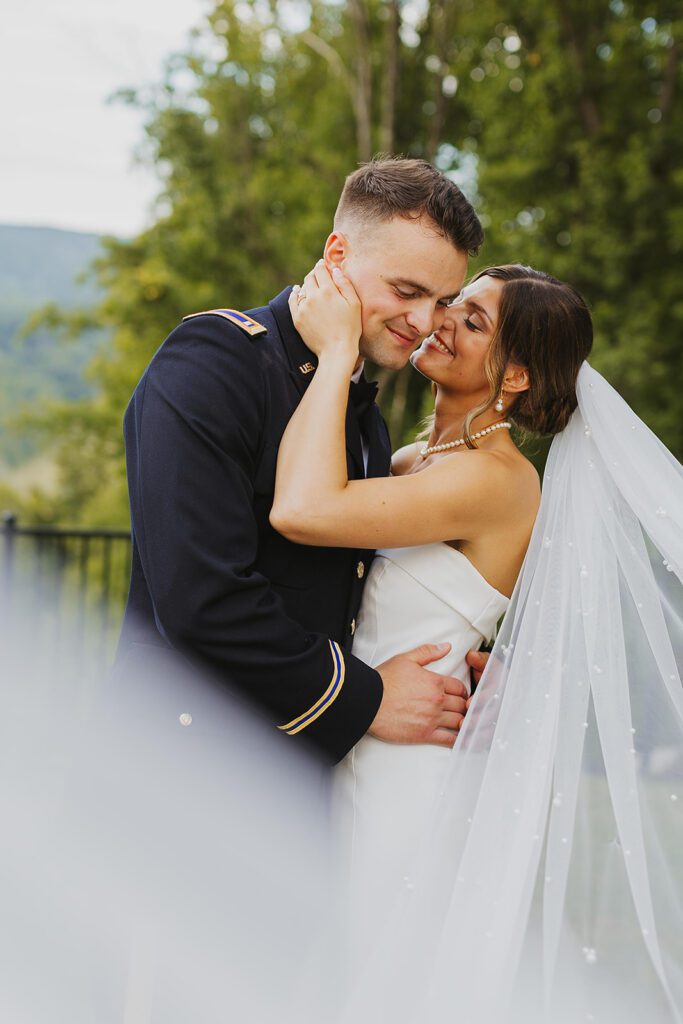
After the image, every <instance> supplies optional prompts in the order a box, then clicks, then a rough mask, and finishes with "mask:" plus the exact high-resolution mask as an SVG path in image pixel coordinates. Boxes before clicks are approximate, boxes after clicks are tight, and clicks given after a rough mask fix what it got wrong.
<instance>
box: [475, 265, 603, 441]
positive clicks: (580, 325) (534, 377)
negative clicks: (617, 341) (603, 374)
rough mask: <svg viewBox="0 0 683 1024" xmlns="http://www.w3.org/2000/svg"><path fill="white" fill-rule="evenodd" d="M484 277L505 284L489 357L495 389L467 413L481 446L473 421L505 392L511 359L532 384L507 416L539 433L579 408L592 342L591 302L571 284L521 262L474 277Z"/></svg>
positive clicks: (560, 425)
mask: <svg viewBox="0 0 683 1024" xmlns="http://www.w3.org/2000/svg"><path fill="white" fill-rule="evenodd" d="M481 277H492V278H495V279H497V280H499V281H503V282H505V284H504V287H503V291H502V294H501V298H500V309H499V313H498V326H497V328H496V333H495V335H494V337H493V340H492V341H491V346H490V348H489V351H488V355H487V358H486V366H485V369H486V376H487V377H488V380H489V384H490V387H491V391H490V395H489V397H488V398H487V400H486V401H485V402H483V403H482V404H481V405H478V406H477V407H476V408H474V409H471V410H470V412H469V413H468V415H467V418H466V420H465V437H466V438H467V440H468V442H469V443H470V444H471V446H472V447H476V445H475V443H474V441H472V440H471V425H472V423H473V421H474V420H475V419H476V417H477V416H480V415H481V414H482V413H483V412H485V411H486V409H489V408H490V407H491V406H492V405H493V403H494V402H495V401H496V399H497V398H498V396H499V395H500V391H501V387H502V384H503V377H504V376H505V370H506V367H507V365H508V363H515V364H517V365H518V366H523V367H525V368H526V369H527V370H528V373H529V390H528V391H523V392H522V393H521V394H520V395H519V396H518V397H517V398H516V400H515V401H514V403H513V404H512V405H511V406H510V407H509V408H508V409H506V412H505V415H506V417H508V418H509V419H511V420H513V421H514V423H516V424H517V425H518V426H520V427H522V428H523V429H524V430H527V431H530V432H532V433H534V434H557V433H559V431H560V430H564V428H565V427H566V425H567V423H568V422H569V418H570V416H571V414H572V413H573V412H574V410H575V409H576V406H577V399H576V378H577V376H578V373H579V370H580V368H581V364H582V363H583V361H584V359H586V358H587V357H588V355H589V353H590V351H591V348H592V346H593V323H592V321H591V315H590V312H589V309H588V306H587V305H586V303H585V301H584V299H583V298H582V297H581V295H579V293H578V292H577V291H576V289H575V288H572V286H571V285H569V284H565V283H564V282H563V281H558V279H557V278H556V277H551V276H550V274H545V273H543V272H542V271H540V270H534V269H533V268H532V267H525V266H523V265H522V264H520V263H514V264H508V265H507V266H499V267H488V269H486V270H481V271H479V273H478V274H477V275H476V276H475V277H473V278H472V280H473V281H478V280H479V278H481Z"/></svg>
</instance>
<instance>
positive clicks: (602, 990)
mask: <svg viewBox="0 0 683 1024" xmlns="http://www.w3.org/2000/svg"><path fill="white" fill-rule="evenodd" d="M577 393H578V400H579V406H578V409H577V410H576V411H575V413H574V414H573V416H572V419H571V420H570V423H569V425H568V426H567V428H566V429H565V430H564V431H563V432H562V433H561V434H559V435H558V436H557V437H556V438H555V440H554V442H553V445H552V448H551V451H550V455H549V458H548V462H547V468H546V473H545V479H544V487H543V498H542V503H541V509H540V512H539V516H538V520H537V522H536V526H535V529H534V533H533V536H532V540H531V544H530V547H529V551H528V554H527V557H526V560H525V563H524V566H523V569H522V572H521V575H520V578H519V580H518V582H517V586H516V588H515V593H514V595H513V598H512V602H511V605H510V608H509V611H508V613H507V615H506V617H505V619H504V622H503V625H502V627H501V630H500V634H499V637H498V640H497V642H496V646H495V648H494V651H493V655H492V657H491V659H490V661H489V665H488V668H487V671H486V673H485V675H484V677H483V679H482V682H481V683H480V686H479V689H478V692H477V694H476V697H475V699H474V701H473V703H472V706H471V709H470V712H469V715H468V717H467V719H466V722H465V725H464V726H463V729H462V731H461V733H460V737H459V739H458V742H457V744H456V747H455V749H454V751H453V755H452V757H451V759H450V762H449V766H448V771H447V775H446V777H445V778H444V780H443V785H442V787H441V791H440V793H439V794H438V797H437V801H436V805H435V808H434V814H433V816H432V820H433V826H432V828H431V830H430V831H429V833H428V834H426V835H425V837H424V843H423V851H422V855H421V857H420V860H419V862H418V863H417V864H416V866H415V871H414V873H413V875H412V876H411V877H410V878H406V879H405V881H404V886H405V888H404V891H403V893H402V894H401V895H400V898H399V902H398V908H397V912H396V915H395V917H394V918H393V919H392V920H391V921H390V922H389V923H388V926H387V929H386V933H385V936H384V940H383V941H382V942H381V943H380V944H378V947H377V951H376V957H375V959H374V960H373V962H372V964H370V965H368V970H367V973H366V976H365V977H364V978H363V979H360V980H359V982H358V985H357V987H356V988H355V993H354V998H353V999H352V1000H351V1003H352V1005H350V1006H349V1007H348V1008H347V1018H345V1019H348V1020H351V1019H353V1020H355V1021H359V1020H363V1021H364V1020H365V1019H367V1020H368V1021H369V1020H375V1021H387V1022H389V1021H391V1022H392V1024H397V1022H408V1021H410V1022H418V1021H430V1020H453V1021H458V1024H503V1022H506V1021H517V1020H519V1021H524V1022H525V1024H527V1022H529V1021H531V1022H541V1021H542V1022H553V1024H562V1022H567V1024H569V1022H571V1024H576V1022H580V1021H595V1022H596V1024H605V1022H608V1024H628V1022H630V1021H639V1022H640V1021H642V1020H643V1019H647V1020H648V1021H661V1022H681V1021H683V690H682V688H681V667H682V661H683V592H682V588H681V580H682V578H683V470H682V467H681V466H680V464H679V463H678V462H677V461H676V460H675V459H674V458H673V456H672V455H671V454H670V453H669V452H668V451H667V450H666V448H665V447H664V446H663V445H662V444H661V443H660V442H659V441H658V439H657V438H656V437H655V436H654V435H653V434H652V432H651V431H650V430H649V429H648V428H647V427H646V426H645V425H644V424H643V423H642V421H641V420H639V419H638V417H637V416H636V415H635V414H634V413H633V411H632V410H631V409H630V408H629V407H628V406H627V405H626V403H625V402H624V401H623V400H622V399H621V398H620V396H619V395H618V394H617V393H616V392H615V391H614V390H613V389H612V388H611V387H610V385H609V384H608V383H607V382H606V381H605V380H604V379H603V378H602V377H601V376H600V375H599V374H598V373H596V372H595V371H594V370H593V369H592V368H591V367H590V366H589V365H588V364H587V363H584V364H583V367H582V369H581V371H580V374H579V377H578V382H577Z"/></svg>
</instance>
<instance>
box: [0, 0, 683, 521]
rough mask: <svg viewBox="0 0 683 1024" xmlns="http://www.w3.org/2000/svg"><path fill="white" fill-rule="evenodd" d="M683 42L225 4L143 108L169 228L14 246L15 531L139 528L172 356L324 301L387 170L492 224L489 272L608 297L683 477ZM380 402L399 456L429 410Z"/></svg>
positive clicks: (561, 19) (1, 421)
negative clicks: (437, 188)
mask: <svg viewBox="0 0 683 1024" xmlns="http://www.w3.org/2000/svg"><path fill="white" fill-rule="evenodd" d="M302 25H306V26H307V27H305V28H303V29H302ZM682 28H683V11H682V4H681V3H664V2H655V0H653V2H649V3H639V2H634V3H626V2H625V0H611V2H610V3H607V2H600V3H598V2H595V0H566V2H562V0H550V2H548V0H545V2H540V0H525V2H524V3H520V2H508V3H505V4H503V3H498V2H494V0H477V2H474V0H459V2H445V3H429V2H421V3H415V2H412V3H400V2H360V0H354V2H349V3H336V2H315V3H310V4H309V3H298V2H294V0H290V2H285V3H282V2H280V3H276V2H266V0H257V2H255V0H252V2H250V0H240V2H237V3H232V2H226V3H219V4H217V5H216V6H215V7H214V8H213V9H212V10H211V12H210V14H209V16H208V17H207V18H206V19H205V20H204V22H203V23H202V24H200V25H199V26H198V27H197V30H196V32H195V33H194V34H193V36H192V39H191V43H190V45H189V47H188V49H187V52H186V53H184V54H176V55H174V56H173V57H172V58H170V59H169V62H168V65H167V69H166V74H165V77H164V80H163V81H160V82H159V83H158V84H157V85H156V86H155V87H153V88H146V89H145V90H143V91H141V92H134V91H128V90H123V91H122V92H121V94H120V96H119V100H120V102H123V103H129V104H134V105H136V106H138V107H139V108H141V109H142V110H143V111H144V114H145V118H146V135H145V138H144V139H143V140H142V143H141V152H142V156H143V159H145V160H147V161H149V162H150V163H151V164H153V165H154V166H155V167H156V168H157V170H158V173H159V180H160V190H159V197H158V202H157V204H156V208H155V217H154V221H153V224H152V226H151V227H150V228H149V229H147V230H145V231H144V232H143V233H142V234H140V235H138V236H137V237H135V238H131V239H120V238H113V237H108V238H103V239H100V238H97V237H96V236H93V235H84V234H80V233H76V232H64V231H53V230H47V229H46V230H43V229H38V228H9V227H6V228H0V509H2V508H7V509H12V510H13V511H14V512H16V513H18V514H19V516H20V520H21V521H22V522H25V523H26V522H33V523H56V524H62V525H67V524H68V525H78V526H91V527H98V526H99V527H104V526H106V527H122V528H125V527H126V526H127V524H128V503H127V495H126V485H125V472H124V465H123V442H122V434H121V420H122V416H123V411H124V408H125V406H126V403H127V401H128V398H129V397H130V394H131V392H132V390H133V388H134V386H135V384H136V382H137V380H138V378H139V376H140V373H141V372H142V370H143V369H144V367H145V365H146V363H147V362H148V361H149V359H150V357H151V355H152V354H153V353H154V351H155V350H156V348H157V347H158V346H159V344H160V343H161V341H162V340H163V338H164V337H165V336H166V335H167V334H168V333H169V332H170V331H171V330H172V329H173V327H174V326H175V325H176V324H177V322H178V321H179V320H180V318H181V317H182V316H183V315H184V314H186V313H189V312H194V311H196V310H200V309H207V308H212V307H216V306H232V307H235V308H241V309H248V308H249V307H252V306H256V305H260V304H262V303H264V302H265V301H267V300H268V298H270V297H272V296H273V295H274V294H276V293H277V292H278V291H280V290H281V288H282V287H284V286H285V285H286V284H289V283H292V282H294V281H296V280H300V279H301V278H302V276H303V274H304V273H305V272H306V270H307V269H308V268H309V266H310V265H311V264H312V263H313V262H314V261H315V259H317V258H318V256H319V255H320V252H321V247H322V244H323V241H324V239H325V237H326V235H327V233H328V231H329V229H330V224H331V219H332V214H333V212H334V208H335V205H336V201H337V198H338V195H339V192H340V189H341V186H342V184H343V181H344V177H345V175H346V174H347V173H348V172H349V171H350V170H352V169H353V168H354V167H355V166H356V165H357V164H358V162H359V161H363V160H366V159H368V158H369V157H371V156H372V155H373V154H375V153H378V152H387V153H389V152H390V153H400V154H405V155H409V156H420V157H424V158H426V159H428V160H430V161H433V162H434V163H435V164H436V165H437V166H438V167H439V168H441V169H442V170H443V171H445V172H446V173H448V174H452V175H453V176H454V179H455V180H456V181H457V182H458V183H459V184H460V185H461V186H462V187H463V189H464V190H465V191H466V193H467V195H468V196H469V197H470V198H471V199H473V200H474V202H475V204H476V207H477V209H478V211H479V213H480V216H481V218H482V220H483V223H484V226H485V229H486V235H487V240H486V244H485V246H484V249H483V251H482V254H481V257H480V258H479V259H478V260H477V261H476V262H475V263H473V265H472V268H471V269H472V270H474V269H476V268H477V267H481V266H484V265H487V264H490V263H499V262H509V261H522V262H525V263H531V264H533V265H535V266H537V267H539V268H541V269H544V270H547V271H549V272H551V273H553V274H555V275H557V276H559V277H561V278H564V279H566V280H569V281H571V282H572V283H573V284H574V285H576V286H577V287H578V288H579V289H580V290H581V291H582V292H583V294H584V295H585V296H586V298H587V299H588V301H589V302H590V305H591V307H592V310H593V314H594V319H595V326H596V347H595V352H594V357H593V360H592V361H593V364H594V365H595V366H596V367H597V369H599V370H600V371H601V372H603V373H604V374H605V375H606V376H607V377H608V379H609V380H610V381H611V382H612V384H614V386H615V387H616V388H617V389H618V390H619V391H620V392H621V393H622V394H623V395H624V397H625V398H626V399H627V400H628V401H629V402H630V403H631V404H632V405H633V406H634V408H635V409H636V411H637V412H638V413H639V414H640V415H641V416H642V417H643V418H644V419H645V421H646V422H647V423H648V424H649V425H650V426H651V427H652V429H653V430H655V431H656V433H657V434H658V435H659V436H660V437H661V439H662V440H663V441H664V442H665V444H667V445H668V447H669V448H671V449H672V451H673V452H674V453H675V454H676V455H677V456H678V457H679V458H680V457H681V455H682V454H683V396H682V384H683V373H682V371H683V344H682V341H683V274H682V269H683V267H682V261H681V254H682V251H683V159H682V158H683V112H682V107H681V87H682V85H683V83H682V81H681V78H682V75H681V29H682ZM122 85H125V83H122ZM88 267H89V270H87V272H86V274H85V277H84V280H82V281H81V283H80V284H79V285H74V283H73V280H74V275H76V274H77V273H82V272H83V271H85V270H86V268H88ZM46 300H49V302H47V301H46ZM381 383H382V389H381V403H382V407H383V411H384V413H385V416H386V417H387V420H388V421H389V424H390V428H391V432H392V437H393V439H394V442H395V444H396V445H398V444H399V443H400V442H401V441H403V440H404V439H406V438H408V437H410V436H412V435H413V433H414V431H415V429H416V425H417V423H418V422H419V421H420V419H421V417H422V416H423V415H424V414H425V413H426V412H427V410H428V407H429V400H430V395H429V392H428V389H427V387H426V382H425V381H424V380H423V379H422V378H420V377H419V375H417V374H414V373H411V372H410V371H406V372H404V373H403V374H398V375H390V374H386V375H385V376H384V377H383V379H382V381H381ZM542 447H543V446H542V444H540V443H539V445H538V448H539V451H540V450H542Z"/></svg>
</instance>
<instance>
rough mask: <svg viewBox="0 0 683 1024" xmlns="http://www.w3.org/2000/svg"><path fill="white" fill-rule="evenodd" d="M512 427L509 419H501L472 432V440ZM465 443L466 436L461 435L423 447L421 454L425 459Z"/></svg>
mask: <svg viewBox="0 0 683 1024" xmlns="http://www.w3.org/2000/svg"><path fill="white" fill-rule="evenodd" d="M511 427H512V424H511V423H508V421H507V420H505V421H503V420H501V421H500V422H499V423H492V424H491V426H490V427H485V428H484V430H478V431H477V433H476V434H472V440H473V441H475V440H476V439H477V438H478V437H484V436H485V435H486V434H492V433H493V431H494V430H503V428H505V429H506V430H510V428H511ZM464 443H465V438H464V437H459V438H458V440H457V441H448V442H447V443H446V444H433V445H432V447H431V448H423V449H422V451H421V452H420V455H421V456H422V458H423V459H426V458H427V456H428V455H432V454H433V453H434V452H447V451H448V450H449V448H457V447H459V445H461V444H464Z"/></svg>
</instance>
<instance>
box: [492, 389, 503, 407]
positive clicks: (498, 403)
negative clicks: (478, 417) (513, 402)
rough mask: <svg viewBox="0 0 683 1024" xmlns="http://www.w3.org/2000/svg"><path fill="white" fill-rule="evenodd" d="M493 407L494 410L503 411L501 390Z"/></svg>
mask: <svg viewBox="0 0 683 1024" xmlns="http://www.w3.org/2000/svg"><path fill="white" fill-rule="evenodd" d="M493 408H494V409H495V410H496V412H502V411H503V392H502V391H501V393H500V396H499V398H498V401H497V402H496V404H495V405H494V407H493Z"/></svg>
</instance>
